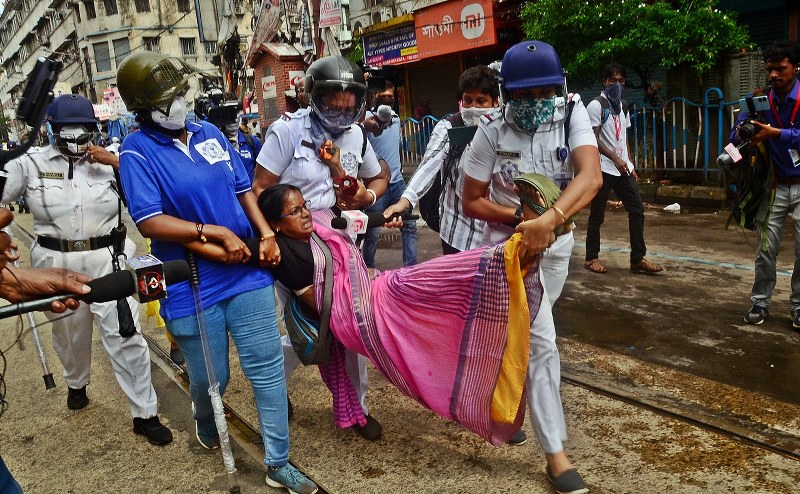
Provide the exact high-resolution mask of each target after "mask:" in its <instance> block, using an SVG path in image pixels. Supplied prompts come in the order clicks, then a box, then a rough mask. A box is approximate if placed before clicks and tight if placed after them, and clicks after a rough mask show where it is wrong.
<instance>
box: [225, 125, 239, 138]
mask: <svg viewBox="0 0 800 494" xmlns="http://www.w3.org/2000/svg"><path fill="white" fill-rule="evenodd" d="M225 135H226V136H228V137H231V138H232V137H236V136H238V135H239V124H237V123H232V124H228V125H226V126H225Z"/></svg>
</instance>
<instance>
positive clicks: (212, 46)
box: [203, 41, 217, 55]
mask: <svg viewBox="0 0 800 494" xmlns="http://www.w3.org/2000/svg"><path fill="white" fill-rule="evenodd" d="M203 48H204V49H205V50H206V55H216V54H217V42H216V41H206V42H205V43H203Z"/></svg>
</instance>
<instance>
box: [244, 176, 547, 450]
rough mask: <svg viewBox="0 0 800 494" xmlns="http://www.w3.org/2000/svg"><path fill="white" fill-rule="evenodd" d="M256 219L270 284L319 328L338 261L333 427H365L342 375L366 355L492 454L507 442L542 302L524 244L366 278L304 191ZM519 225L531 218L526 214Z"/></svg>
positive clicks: (324, 367) (279, 193) (515, 240)
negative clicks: (267, 233) (264, 225)
mask: <svg viewBox="0 0 800 494" xmlns="http://www.w3.org/2000/svg"><path fill="white" fill-rule="evenodd" d="M258 203H259V208H260V209H261V212H262V213H263V214H264V216H265V217H266V219H267V221H268V222H269V223H270V225H271V226H272V228H273V229H274V231H275V232H277V238H278V240H279V242H278V245H279V247H280V248H281V256H282V259H283V260H282V263H281V265H280V266H278V267H277V268H275V269H274V271H273V272H274V274H275V275H276V277H277V278H278V279H279V280H281V281H282V282H283V283H284V284H285V285H287V287H289V288H290V289H291V290H294V291H295V293H296V294H297V296H298V298H299V299H300V300H301V301H302V302H303V305H304V306H305V307H304V310H303V312H304V313H305V315H306V316H308V317H309V318H314V317H316V318H319V316H318V314H319V313H320V309H321V307H322V302H323V301H322V297H323V290H322V287H323V284H324V273H325V258H324V255H323V251H322V248H321V247H320V246H319V245H318V241H317V240H315V239H313V238H311V232H312V231H314V232H316V234H317V235H318V237H319V238H320V239H321V240H322V241H323V242H324V243H325V245H326V246H327V247H328V249H329V250H330V252H331V254H332V259H333V264H334V267H333V273H334V275H333V283H334V286H333V300H332V306H331V307H332V308H331V316H330V329H331V331H332V333H333V335H334V337H335V341H334V342H333V345H332V348H331V356H330V360H329V361H328V362H327V363H325V364H321V365H319V369H320V374H321V375H322V378H323V380H324V382H325V384H326V385H327V386H328V388H329V389H330V390H331V393H332V394H333V401H334V422H335V423H336V425H337V426H339V427H349V426H351V425H354V424H360V425H364V424H365V423H366V418H365V417H364V414H363V411H362V409H361V406H360V405H359V402H358V397H357V395H356V393H355V389H354V388H353V386H352V384H351V382H350V380H349V378H348V376H347V374H346V373H345V370H344V349H345V347H346V348H349V349H351V350H354V351H356V352H358V353H361V354H363V355H365V356H367V357H368V358H369V359H370V360H371V361H372V363H373V364H374V365H375V367H376V369H377V370H378V371H379V372H380V373H381V374H382V375H383V376H384V377H385V378H386V379H387V380H389V381H390V382H391V383H392V384H393V385H394V386H396V387H397V388H398V389H399V390H400V391H401V392H402V393H403V394H405V395H407V396H410V397H412V398H414V399H415V400H417V401H418V402H419V403H421V404H422V405H423V406H425V407H426V408H428V409H430V410H432V411H433V412H435V413H436V414H438V415H440V416H442V417H445V418H447V419H450V420H454V421H456V422H458V423H459V424H461V425H463V426H464V427H466V428H467V429H469V430H470V431H472V432H474V433H475V434H477V435H479V436H480V437H482V438H483V439H485V440H486V441H489V442H491V443H492V444H496V445H497V444H502V443H504V442H506V441H507V440H508V439H509V438H510V437H511V436H513V435H514V433H515V432H516V431H517V430H518V429H519V427H520V425H521V424H522V420H523V416H524V413H525V406H524V405H525V401H524V400H525V396H524V393H523V390H524V387H525V377H526V372H527V367H528V355H529V341H530V338H529V329H530V321H531V320H532V319H533V318H534V317H535V315H536V311H537V310H538V307H539V304H540V302H541V293H542V284H541V282H540V280H539V278H538V275H533V276H525V274H526V273H527V272H528V270H531V269H532V270H533V273H532V274H535V273H538V270H539V269H538V268H539V266H538V263H539V256H535V257H527V258H520V241H521V240H520V238H519V237H520V236H519V235H515V236H514V237H512V238H511V239H510V240H508V241H507V242H504V243H502V244H498V245H494V246H491V247H486V248H480V249H475V250H471V251H466V252H462V253H460V254H455V255H451V256H444V257H440V258H436V259H433V260H430V261H427V262H424V263H421V264H418V265H416V266H409V267H404V268H400V269H396V270H389V271H384V272H376V273H374V274H373V276H370V273H369V272H368V270H367V268H366V266H365V264H364V261H363V259H362V257H361V253H360V252H359V250H358V248H357V247H356V246H355V245H354V244H353V242H352V241H351V240H350V238H349V237H348V236H347V235H346V234H345V233H343V232H340V231H337V230H333V229H331V228H330V220H331V218H330V216H326V215H320V216H316V215H315V216H314V217H313V218H312V215H311V213H310V212H309V211H308V209H307V208H306V203H305V200H304V198H303V196H302V193H301V192H300V190H299V189H297V188H295V187H293V186H289V185H276V186H273V187H271V188H270V189H267V190H265V191H264V192H263V193H262V194H261V196H260V197H259V200H258ZM525 214H526V215H528V216H530V215H532V214H535V213H533V212H532V210H531V209H530V208H529V207H526V208H525Z"/></svg>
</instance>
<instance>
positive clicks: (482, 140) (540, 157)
mask: <svg viewBox="0 0 800 494" xmlns="http://www.w3.org/2000/svg"><path fill="white" fill-rule="evenodd" d="M572 101H574V102H575V105H574V107H573V109H572V116H571V118H570V124H569V148H570V149H576V148H578V147H581V146H594V147H597V139H596V138H595V135H594V131H593V130H592V126H591V124H590V122H589V115H588V114H587V113H586V108H585V107H584V106H583V103H582V102H581V99H580V95H578V94H574V95H573V96H572ZM566 110H567V105H566V104H562V105H560V106H557V107H556V111H555V114H554V116H553V121H552V122H551V123H546V124H542V125H540V126H539V128H538V129H537V131H536V133H535V134H533V135H531V133H530V132H525V131H522V130H517V129H515V128H512V127H511V126H510V125H509V124H508V123H507V122H506V118H505V117H504V116H503V111H504V110H503V109H502V108H501V109H498V111H495V112H492V113H491V114H489V115H487V116H484V117H482V118H481V124H480V125H479V126H478V131H477V132H476V133H475V137H474V138H473V139H472V146H470V150H469V156H468V158H467V160H466V162H465V163H464V173H465V174H466V175H469V176H470V177H472V178H474V179H476V180H480V181H481V182H490V189H489V190H490V192H489V199H490V200H492V201H494V202H496V203H497V204H502V205H504V206H510V207H514V208H516V207H518V206H519V204H520V201H519V197H518V196H517V194H516V193H515V192H514V178H515V177H517V176H518V175H522V174H525V173H532V172H534V173H541V174H542V175H545V176H547V177H549V178H551V179H552V180H553V181H555V183H556V184H558V185H559V186H560V187H561V189H562V190H564V189H565V188H566V187H567V185H569V182H570V181H571V180H572V178H573V177H574V176H575V170H574V168H573V166H572V163H571V162H570V158H571V156H570V153H568V152H567V151H565V143H566V139H565V134H564V121H565V119H566ZM509 118H510V117H509ZM562 158H564V159H562ZM512 233H514V229H513V228H512V227H509V226H508V225H505V224H502V223H494V222H488V223H487V224H486V229H485V230H484V243H486V244H489V243H497V242H502V241H504V240H507V239H508V238H509V237H510V236H511V234H512Z"/></svg>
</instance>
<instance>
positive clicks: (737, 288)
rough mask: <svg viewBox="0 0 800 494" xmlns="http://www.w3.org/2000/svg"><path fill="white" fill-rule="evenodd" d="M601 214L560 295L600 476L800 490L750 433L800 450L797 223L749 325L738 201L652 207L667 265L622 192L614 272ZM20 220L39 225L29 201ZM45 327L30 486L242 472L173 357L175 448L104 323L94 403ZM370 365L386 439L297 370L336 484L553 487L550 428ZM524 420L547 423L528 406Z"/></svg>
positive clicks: (131, 487)
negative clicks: (731, 213)
mask: <svg viewBox="0 0 800 494" xmlns="http://www.w3.org/2000/svg"><path fill="white" fill-rule="evenodd" d="M684 211H685V210H684ZM587 216H588V211H584V212H582V213H581V218H580V219H579V220H578V225H579V228H578V232H577V234H576V248H575V251H574V256H573V262H572V265H571V274H570V277H569V279H568V281H567V285H566V287H565V291H564V294H563V296H562V298H561V299H560V300H559V302H558V304H557V306H556V309H555V313H556V319H557V322H556V324H557V328H558V331H559V335H560V336H561V338H560V340H559V346H560V349H561V353H562V367H563V372H564V377H565V382H564V384H563V386H562V396H563V400H564V405H565V410H566V412H567V421H568V425H569V430H570V438H569V440H568V442H567V450H568V452H569V454H570V456H571V458H572V459H573V461H574V463H575V464H576V466H577V467H578V468H579V469H580V471H581V472H582V473H583V475H584V477H585V479H586V481H587V483H588V484H589V485H590V487H591V488H592V490H591V492H607V493H620V492H643V491H644V492H652V491H661V492H698V493H699V492H748V493H750V492H764V493H772V492H776V493H777V492H791V491H793V490H795V489H796V485H798V483H800V461H798V460H797V459H793V458H791V457H789V456H786V455H781V454H777V453H775V452H774V451H775V449H774V448H773V450H771V451H770V450H766V449H763V448H761V447H757V446H755V445H752V443H753V442H765V443H766V444H768V445H773V446H774V445H776V444H777V445H779V446H780V447H782V448H783V449H784V450H785V451H789V452H791V451H794V453H795V455H796V454H798V453H800V446H798V443H799V442H800V418H799V417H800V413H799V412H800V393H798V386H799V385H798V380H797V379H796V376H797V375H798V371H799V370H800V369H798V367H800V350H799V349H800V334H798V333H796V332H794V331H792V329H791V323H790V321H789V319H788V300H787V299H788V285H789V275H788V273H789V271H790V270H791V268H792V266H791V262H792V253H791V247H790V246H791V243H790V241H791V240H792V239H791V238H790V237H789V232H786V241H787V243H786V244H785V246H788V247H789V249H788V251H787V249H784V252H782V253H781V256H780V265H779V267H780V269H781V273H780V274H779V276H778V289H777V290H776V293H775V297H774V302H773V306H772V307H771V318H770V319H768V320H767V321H766V322H765V323H764V324H763V325H761V326H749V325H746V324H744V323H743V322H742V315H743V313H744V312H745V311H746V310H747V308H748V307H749V301H748V294H749V287H750V283H751V282H752V258H753V250H754V247H753V245H754V239H753V238H752V234H749V233H748V234H747V235H743V234H742V233H741V232H739V231H736V230H733V229H731V230H727V231H726V230H724V228H723V227H724V221H725V215H724V214H723V213H715V212H713V211H692V212H689V213H688V214H680V215H672V214H669V213H666V212H663V211H662V210H661V207H660V206H654V207H652V208H649V209H648V211H647V218H646V229H645V235H646V238H647V240H648V258H649V259H651V260H653V261H656V262H659V263H662V264H664V266H665V267H666V270H667V271H666V272H664V273H662V274H661V275H656V276H647V275H634V274H631V273H630V271H629V270H628V251H627V248H628V243H627V219H626V215H625V214H624V211H623V210H621V209H615V208H613V206H612V207H610V209H609V212H608V214H607V218H606V224H605V225H604V228H603V231H602V235H603V250H602V251H601V258H602V259H603V261H604V262H605V263H606V266H607V267H608V268H609V273H607V274H605V275H596V274H592V273H589V272H588V271H586V270H585V269H583V267H582V261H583V250H584V249H583V231H584V229H585V223H586V218H587ZM18 220H19V221H20V223H22V224H23V225H24V224H25V221H26V218H25V216H24V215H23V216H19V217H18ZM27 221H28V222H29V220H27ZM396 237H397V235H396V234H395V233H389V234H386V235H384V238H383V240H382V244H381V248H380V249H379V251H378V259H379V267H381V268H384V269H388V268H392V267H397V266H399V265H400V252H399V239H398V238H396ZM748 243H749V245H748ZM439 252H440V247H439V243H438V238H437V237H436V235H435V234H433V233H432V232H430V231H429V230H428V229H427V228H425V227H424V226H423V227H421V228H420V239H419V253H420V259H427V258H430V257H433V256H435V255H438V253H439ZM14 323H15V321H14V320H12V319H7V320H4V321H2V325H3V328H2V332H0V348H2V349H3V350H4V351H5V349H7V348H8V347H9V346H11V343H12V342H13V340H14V337H15V331H14ZM146 325H147V328H146V330H145V331H146V333H147V334H149V335H151V336H153V337H154V338H155V339H156V340H158V341H159V342H161V343H162V344H165V341H166V340H165V339H164V337H163V335H162V334H161V333H160V331H158V330H156V329H154V328H152V322H151V321H148V322H147V323H146ZM42 335H43V339H44V340H45V347H46V348H47V349H48V352H49V355H50V364H51V368H52V372H53V373H54V375H55V377H56V383H57V388H56V389H54V390H50V391H47V392H45V390H44V386H43V385H42V381H41V370H40V367H39V364H38V362H37V360H36V356H35V353H34V350H33V345H32V342H31V340H30V335H27V336H26V339H25V350H20V349H18V348H17V347H13V348H11V349H9V350H7V351H5V354H6V359H7V362H8V367H7V369H6V371H5V379H6V383H7V389H6V399H7V400H8V401H9V402H10V408H9V410H8V411H7V412H6V414H5V415H4V416H3V417H2V419H0V437H2V442H0V454H2V455H3V457H4V458H5V459H6V461H7V462H8V464H9V466H10V468H11V470H12V472H14V474H15V475H16V476H17V478H18V479H19V480H20V482H21V483H22V485H23V487H25V488H26V491H27V492H37V493H38V492H44V493H46V492H53V493H61V492H75V493H84V492H86V493H91V492H131V493H138V492H176V493H183V492H186V493H188V492H224V491H226V490H227V481H226V477H225V475H224V472H223V470H222V466H221V461H220V460H219V456H218V455H217V454H215V453H209V452H206V451H204V450H201V449H200V448H199V447H198V446H196V443H195V441H194V438H193V435H194V431H193V428H192V421H191V418H190V412H189V400H188V397H186V395H185V393H184V392H183V390H182V388H181V387H180V386H178V385H177V384H175V383H174V382H173V377H174V375H175V372H174V371H173V370H170V369H169V367H167V366H166V364H164V363H163V362H161V361H160V360H159V359H158V358H157V357H156V356H155V354H154V362H155V363H154V380H155V384H156V389H157V391H158V392H159V397H160V406H161V415H162V417H163V418H164V419H165V422H167V423H168V424H169V425H170V427H171V428H172V429H173V431H174V432H175V436H176V440H175V442H174V444H172V445H170V446H168V447H166V448H157V447H153V446H150V445H148V444H147V443H146V442H145V441H143V440H142V439H141V438H139V437H136V436H134V435H133V434H132V433H131V432H130V419H129V417H128V410H127V404H126V403H125V400H124V397H123V396H122V393H121V392H120V390H119V388H118V386H116V384H115V383H114V382H113V375H112V373H111V371H110V368H109V365H108V359H107V356H106V355H105V352H104V350H103V348H102V345H101V343H100V342H99V340H97V339H96V341H95V348H94V353H93V359H94V363H93V380H92V383H91V384H90V385H89V387H88V391H89V397H90V399H91V400H92V402H91V403H90V405H89V407H87V408H86V409H85V410H82V411H79V412H72V411H69V410H67V408H66V406H65V404H64V401H65V396H66V387H65V385H64V383H63V381H62V380H61V378H60V364H59V363H58V361H57V359H56V358H55V356H54V355H53V354H52V351H51V350H50V342H49V331H48V329H47V328H46V327H44V328H42ZM233 374H234V379H233V381H232V383H231V386H230V387H229V389H228V392H227V393H226V396H225V399H226V402H228V403H229V404H230V405H232V407H233V408H234V409H235V410H236V412H237V414H239V415H240V416H241V417H242V418H243V419H244V420H246V421H249V422H251V423H255V409H254V407H253V403H252V397H251V392H250V390H249V386H248V385H247V383H246V381H245V379H244V378H243V377H242V375H241V372H240V371H239V370H238V369H234V371H233ZM370 377H371V388H370V397H369V404H370V407H371V413H372V414H374V416H375V417H376V418H378V419H379V420H380V421H381V422H382V424H383V426H384V431H385V434H384V437H383V439H381V440H380V441H377V442H375V443H368V442H365V441H364V440H362V439H361V438H360V437H358V436H357V435H356V434H355V433H353V432H351V431H348V430H337V429H335V428H334V427H333V426H332V422H331V418H330V396H329V394H328V393H327V391H326V390H325V388H324V386H323V385H322V382H321V379H320V378H319V375H318V373H317V371H316V369H315V368H302V369H298V371H297V372H295V375H294V376H293V378H292V380H291V381H290V383H289V392H290V396H291V398H292V401H293V403H294V405H295V416H294V419H293V420H292V422H291V423H290V430H291V438H292V459H293V461H295V462H296V464H298V465H299V466H300V467H301V468H302V469H304V471H306V472H307V473H309V474H310V475H312V476H313V477H314V478H315V479H316V480H317V481H318V482H319V483H320V484H321V485H322V486H324V487H325V488H326V489H327V490H328V492H331V493H336V494H340V493H379V492H380V493H385V492H390V493H416V492H440V493H454V494H455V493H476V494H477V493H485V492H504V493H517V492H519V493H523V492H524V493H529V492H551V491H550V490H549V487H548V485H547V480H546V478H545V476H544V473H543V467H544V462H543V457H542V455H541V451H540V449H539V447H538V445H537V444H536V441H535V440H531V441H529V442H528V443H527V444H525V445H524V446H520V447H510V446H504V447H499V448H494V447H491V446H489V445H487V444H485V443H483V442H482V441H481V440H480V439H478V438H477V437H475V436H473V435H472V434H470V433H468V432H466V431H465V430H463V429H462V428H461V427H459V426H456V425H455V424H452V423H449V422H445V421H444V420H442V419H439V418H437V417H435V416H433V414H431V413H430V412H428V411H427V410H425V409H424V408H422V407H421V406H419V405H418V404H416V403H415V402H413V401H412V400H409V399H407V398H405V397H403V396H401V395H400V394H399V393H398V392H397V391H396V390H395V389H394V388H393V387H392V386H390V385H389V384H388V383H387V382H386V381H384V380H383V379H382V378H381V377H380V376H379V375H377V374H376V373H374V372H373V373H371V376H370ZM640 402H641V403H640ZM683 416H685V417H686V418H682V417H683ZM524 427H525V430H526V431H527V432H528V434H529V436H531V437H532V436H533V434H532V430H531V428H530V421H529V420H526V424H525V426H524ZM708 427H713V428H714V429H715V430H720V429H721V430H727V431H731V432H732V433H734V434H737V436H736V438H732V437H730V436H728V435H724V434H720V433H718V432H715V431H714V430H710V429H709V428H708ZM239 440H240V444H241V446H237V449H236V458H237V467H238V468H239V470H240V480H241V485H242V490H243V491H244V492H279V491H274V490H272V489H270V488H268V487H266V486H264V484H263V473H264V472H263V470H262V467H261V465H260V463H259V462H260V458H259V456H260V454H261V453H260V447H259V446H258V445H254V444H252V443H251V441H248V440H247V439H246V438H240V439H239ZM778 449H780V448H778ZM251 453H255V454H256V456H255V457H253V456H251Z"/></svg>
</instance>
